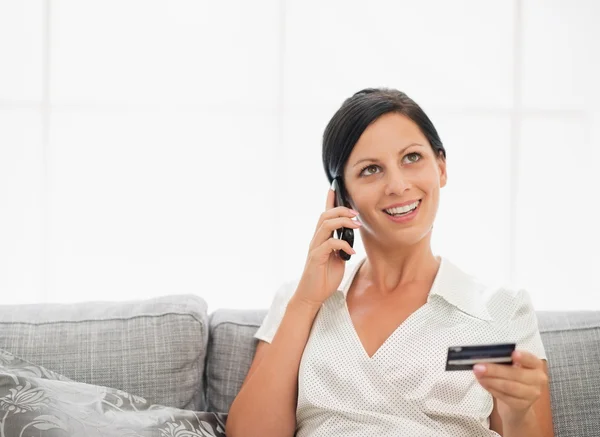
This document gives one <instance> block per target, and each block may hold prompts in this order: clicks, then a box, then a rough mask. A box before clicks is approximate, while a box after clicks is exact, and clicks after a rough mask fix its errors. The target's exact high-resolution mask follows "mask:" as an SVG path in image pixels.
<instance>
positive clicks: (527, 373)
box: [474, 350, 554, 437]
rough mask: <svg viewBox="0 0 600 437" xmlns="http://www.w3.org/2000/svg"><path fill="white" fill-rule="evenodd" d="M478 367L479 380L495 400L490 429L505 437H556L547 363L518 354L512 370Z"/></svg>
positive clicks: (503, 366) (476, 370)
mask: <svg viewBox="0 0 600 437" xmlns="http://www.w3.org/2000/svg"><path fill="white" fill-rule="evenodd" d="M479 366H480V365H477V366H475V368H474V372H475V375H476V377H477V380H478V381H479V383H480V384H481V385H482V386H483V388H485V389H486V390H487V391H488V392H489V393H490V394H491V395H492V396H493V397H494V409H493V411H492V414H491V416H490V429H492V430H493V431H496V432H497V433H498V434H500V435H501V436H503V437H554V428H553V425H552V411H551V407H550V387H549V383H548V366H547V363H546V361H544V360H540V359H539V358H538V357H536V356H535V355H533V354H531V353H529V352H526V351H522V350H518V351H515V352H513V365H512V366H506V365H502V364H485V365H483V367H482V368H480V367H479ZM480 369H484V370H483V371H480Z"/></svg>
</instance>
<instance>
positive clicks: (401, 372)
mask: <svg viewBox="0 0 600 437" xmlns="http://www.w3.org/2000/svg"><path fill="white" fill-rule="evenodd" d="M364 260H365V259H362V260H361V261H360V262H359V263H358V264H357V265H356V266H355V267H354V268H351V267H349V266H347V267H346V274H345V277H344V280H343V281H342V283H341V285H340V289H339V290H338V291H337V292H335V293H333V295H331V296H330V297H329V299H327V300H326V301H325V302H324V303H323V306H322V307H321V309H320V310H319V312H318V314H317V316H316V318H315V321H314V323H313V326H312V329H311V332H310V335H309V338H308V342H307V344H306V348H305V349H304V353H303V355H302V359H301V362H300V371H299V375H298V405H297V409H296V419H297V433H296V436H297V437H317V436H328V437H330V436H344V437H373V436H418V437H423V436H436V437H440V436H457V437H458V436H460V437H463V436H470V437H475V436H482V437H483V436H486V437H491V436H498V434H497V433H496V432H494V431H491V430H490V429H489V416H490V414H491V412H492V408H493V399H492V396H491V395H490V394H489V393H488V392H487V391H486V390H485V389H484V388H483V387H481V385H480V384H479V383H478V382H477V380H476V378H475V375H474V374H473V373H472V371H453V372H447V371H445V364H446V356H447V351H448V347H450V346H464V345H474V344H487V343H505V342H514V343H516V344H517V349H521V350H527V351H529V352H531V353H533V354H535V355H536V356H537V357H539V358H541V359H546V354H545V351H544V346H543V344H542V341H541V338H540V334H539V330H538V326H537V319H536V315H535V312H534V310H533V307H532V304H531V301H530V298H529V294H528V293H527V292H526V291H523V290H520V291H513V290H510V289H507V288H503V287H488V286H485V285H483V284H481V283H480V282H479V281H477V279H475V278H474V277H472V276H470V275H468V274H466V273H464V272H463V271H461V270H460V269H459V268H458V267H456V266H455V265H453V264H452V263H451V262H450V261H448V260H447V259H446V258H444V257H441V264H440V267H439V270H438V272H437V275H436V277H435V280H434V282H433V285H432V287H431V290H430V292H429V296H428V298H427V303H426V304H425V305H423V306H422V307H421V308H419V309H418V310H417V311H415V312H414V313H413V314H411V315H410V316H409V317H408V318H407V319H406V320H405V321H404V322H403V323H402V324H400V325H399V326H398V327H397V328H396V330H395V331H394V332H393V333H392V334H391V335H390V337H388V339H387V340H386V341H385V342H384V343H383V345H382V346H381V347H380V348H379V349H378V350H377V352H376V353H375V354H374V355H373V356H372V357H371V358H369V356H368V354H367V353H366V351H365V350H364V347H363V346H362V343H361V341H360V339H359V337H358V335H357V333H356V331H355V329H354V325H353V323H352V320H351V318H350V313H349V312H348V306H347V304H346V294H347V293H348V289H349V288H350V285H351V283H352V280H353V278H354V276H355V274H356V272H357V271H358V269H359V268H360V266H361V265H362V263H363V262H364ZM296 285H297V282H291V283H287V284H285V285H284V286H283V287H281V289H280V290H279V291H278V292H277V294H276V296H275V299H274V300H273V303H272V305H271V308H270V310H269V312H268V314H267V316H266V317H265V320H264V322H263V323H262V325H261V327H260V328H259V329H258V331H257V332H256V334H255V337H256V338H258V339H260V340H263V341H266V342H267V343H270V342H271V341H272V340H273V337H274V335H275V333H276V331H277V328H278V327H279V324H280V323H281V320H282V318H283V315H284V313H285V308H286V306H287V303H288V301H289V299H290V298H291V297H292V295H293V293H294V292H295V290H296Z"/></svg>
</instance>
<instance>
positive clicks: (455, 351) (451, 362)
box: [446, 343, 516, 370]
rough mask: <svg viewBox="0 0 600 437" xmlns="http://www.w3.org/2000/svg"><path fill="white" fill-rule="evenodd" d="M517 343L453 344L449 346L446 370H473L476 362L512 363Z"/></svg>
mask: <svg viewBox="0 0 600 437" xmlns="http://www.w3.org/2000/svg"><path fill="white" fill-rule="evenodd" d="M515 347H516V343H497V344H481V345H475V346H451V347H449V348H448V358H447V359H446V370H471V369H472V368H473V366H474V365H475V364H479V363H482V364H485V363H494V364H512V363H513V360H512V353H513V351H514V350H515Z"/></svg>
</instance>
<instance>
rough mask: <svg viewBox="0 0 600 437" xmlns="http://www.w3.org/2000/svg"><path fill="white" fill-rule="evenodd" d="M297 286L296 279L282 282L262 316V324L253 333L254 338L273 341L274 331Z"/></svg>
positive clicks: (268, 341)
mask: <svg viewBox="0 0 600 437" xmlns="http://www.w3.org/2000/svg"><path fill="white" fill-rule="evenodd" d="M297 286H298V281H291V282H286V283H284V284H283V285H282V286H281V287H279V289H278V290H277V293H275V297H274V298H273V301H272V303H271V307H270V308H269V311H268V312H267V315H266V317H265V318H264V320H263V322H262V324H261V325H260V327H259V328H258V331H256V334H254V338H257V339H259V340H263V341H265V342H267V343H271V342H272V341H273V337H275V333H276V332H277V329H278V328H279V325H280V324H281V320H282V319H283V316H284V314H285V309H286V308H287V305H288V302H289V301H290V299H291V298H292V296H293V295H294V293H295V292H296V288H297Z"/></svg>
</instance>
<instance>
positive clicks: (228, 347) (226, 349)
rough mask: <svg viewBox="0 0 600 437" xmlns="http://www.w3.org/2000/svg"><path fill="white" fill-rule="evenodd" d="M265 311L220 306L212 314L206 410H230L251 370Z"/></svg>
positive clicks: (224, 411) (210, 320)
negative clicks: (255, 336) (257, 334)
mask: <svg viewBox="0 0 600 437" xmlns="http://www.w3.org/2000/svg"><path fill="white" fill-rule="evenodd" d="M266 314H267V311H266V310H229V309H220V310H217V311H215V312H214V313H212V314H211V315H210V319H209V326H210V336H209V341H208V359H207V362H206V402H207V410H208V411H214V412H220V413H228V412H229V407H230V406H231V403H232V402H233V399H234V398H235V396H236V395H237V393H238V391H239V390H240V387H241V386H242V382H244V378H245V377H246V374H247V373H248V370H249V369H250V364H252V359H253V358H254V351H255V349H256V343H257V340H256V339H255V338H254V337H253V336H254V334H255V333H256V331H257V330H258V327H259V326H260V324H261V323H262V321H263V319H264V318H265V316H266Z"/></svg>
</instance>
